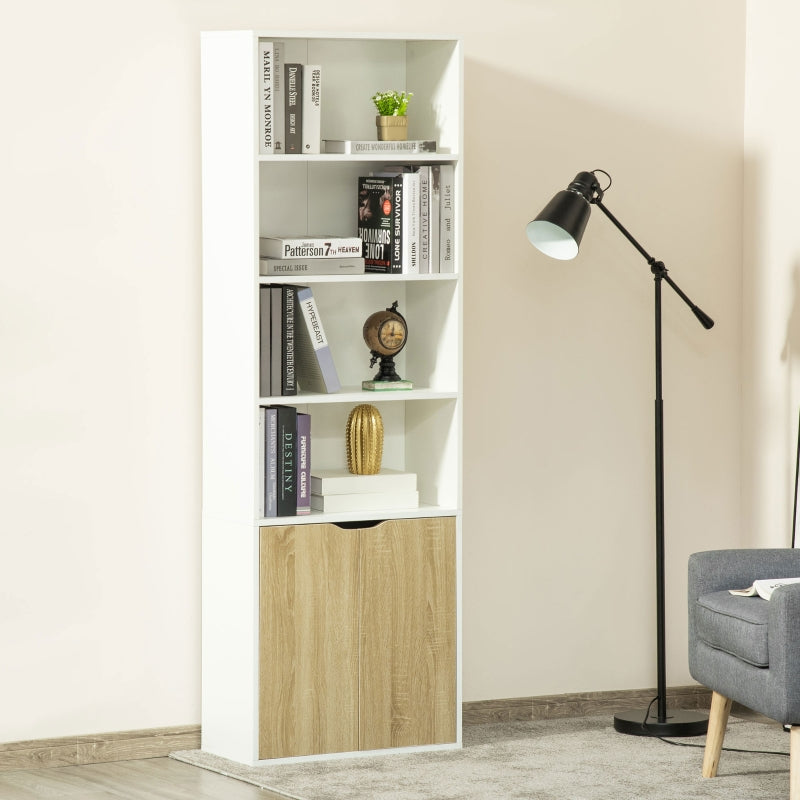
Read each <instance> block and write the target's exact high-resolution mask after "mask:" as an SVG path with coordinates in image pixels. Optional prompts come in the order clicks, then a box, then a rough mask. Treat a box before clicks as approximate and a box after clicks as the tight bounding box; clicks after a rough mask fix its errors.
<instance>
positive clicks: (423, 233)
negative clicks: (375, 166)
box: [418, 165, 431, 274]
mask: <svg viewBox="0 0 800 800" xmlns="http://www.w3.org/2000/svg"><path fill="white" fill-rule="evenodd" d="M418 172H419V271H420V272H421V273H423V274H427V273H429V272H430V271H431V228H430V224H431V168H430V166H428V165H423V166H421V167H420V168H419V170H418Z"/></svg>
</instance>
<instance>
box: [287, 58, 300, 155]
mask: <svg viewBox="0 0 800 800" xmlns="http://www.w3.org/2000/svg"><path fill="white" fill-rule="evenodd" d="M283 74H284V108H285V109H286V112H285V117H284V120H285V121H284V124H285V126H286V132H285V135H286V151H285V153H286V155H297V154H299V153H302V152H303V65H302V64H296V63H293V62H290V63H288V64H285V65H284V70H283Z"/></svg>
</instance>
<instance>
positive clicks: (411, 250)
mask: <svg viewBox="0 0 800 800" xmlns="http://www.w3.org/2000/svg"><path fill="white" fill-rule="evenodd" d="M403 203H404V209H403V272H404V273H405V274H407V275H419V173H418V172H404V173H403Z"/></svg>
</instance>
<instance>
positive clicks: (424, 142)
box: [322, 139, 436, 155]
mask: <svg viewBox="0 0 800 800" xmlns="http://www.w3.org/2000/svg"><path fill="white" fill-rule="evenodd" d="M322 145H323V151H324V152H325V153H344V154H347V155H353V154H359V153H361V154H362V155H392V154H394V153H397V154H398V155H413V154H415V153H435V152H436V142H435V141H434V140H433V139H408V140H407V141H404V142H379V141H378V140H377V139H376V140H367V139H324V140H323V142H322Z"/></svg>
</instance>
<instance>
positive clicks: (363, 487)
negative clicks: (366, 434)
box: [311, 469, 419, 512]
mask: <svg viewBox="0 0 800 800" xmlns="http://www.w3.org/2000/svg"><path fill="white" fill-rule="evenodd" d="M418 507H419V492H418V491H417V475H416V473H414V472H401V471H399V470H393V469H382V470H381V471H380V472H379V473H377V474H376V475H353V474H352V473H351V472H349V471H348V470H347V469H330V470H315V471H314V472H312V474H311V509H312V511H324V512H336V511H380V510H382V509H406V508H418Z"/></svg>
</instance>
